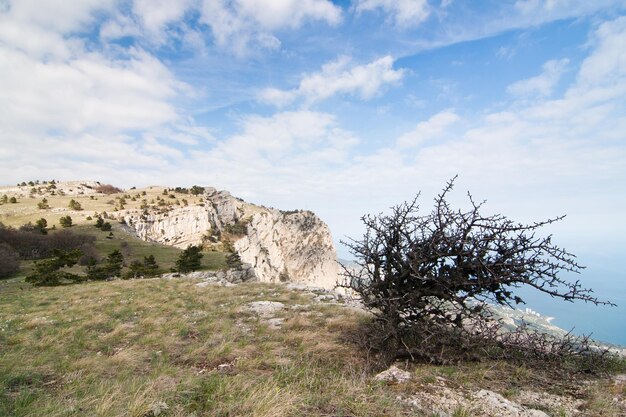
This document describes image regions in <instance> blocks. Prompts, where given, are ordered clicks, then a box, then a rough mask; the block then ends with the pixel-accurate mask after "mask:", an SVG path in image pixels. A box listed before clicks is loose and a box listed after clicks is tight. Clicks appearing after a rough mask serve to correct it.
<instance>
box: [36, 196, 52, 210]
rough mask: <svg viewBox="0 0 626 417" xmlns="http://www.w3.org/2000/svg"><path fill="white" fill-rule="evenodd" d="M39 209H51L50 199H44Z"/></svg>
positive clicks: (38, 205)
mask: <svg viewBox="0 0 626 417" xmlns="http://www.w3.org/2000/svg"><path fill="white" fill-rule="evenodd" d="M37 208H38V209H40V210H46V209H49V208H50V205H49V204H48V199H47V198H45V197H44V198H43V199H42V200H41V201H40V202H39V203H37Z"/></svg>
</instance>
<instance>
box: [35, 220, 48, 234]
mask: <svg viewBox="0 0 626 417" xmlns="http://www.w3.org/2000/svg"><path fill="white" fill-rule="evenodd" d="M35 229H36V230H39V231H40V232H41V234H42V235H45V234H48V221H47V220H46V219H44V218H43V217H42V218H41V219H39V220H37V221H36V222H35Z"/></svg>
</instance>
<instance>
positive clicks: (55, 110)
mask: <svg viewBox="0 0 626 417" xmlns="http://www.w3.org/2000/svg"><path fill="white" fill-rule="evenodd" d="M180 87H182V85H180V83H179V82H178V81H176V79H175V78H174V77H173V75H172V74H171V73H170V72H169V71H168V70H167V69H166V68H165V67H164V66H163V64H161V63H160V62H159V61H158V60H156V59H155V58H153V57H151V56H150V55H148V54H146V53H145V52H142V51H135V52H134V53H133V55H132V56H131V57H130V58H129V59H126V60H112V59H108V58H106V57H104V56H102V55H99V54H95V53H87V54H84V55H82V56H80V57H77V58H75V59H70V60H67V61H60V62H59V61H54V62H45V61H44V62H42V61H39V60H37V59H34V58H32V57H30V56H28V55H26V54H24V53H21V52H19V51H14V50H10V49H7V48H1V47H0V103H2V108H3V111H2V113H1V114H0V124H2V125H3V126H5V127H12V128H15V129H22V130H25V131H37V132H45V131H48V130H51V129H54V130H61V131H66V132H81V131H87V130H91V129H94V128H100V129H108V130H113V131H115V130H118V129H145V128H151V127H153V126H155V125H159V124H163V123H168V122H173V121H175V120H176V119H177V118H178V114H177V111H176V109H175V108H174V107H173V106H172V105H171V104H169V102H168V100H169V99H173V98H174V97H175V96H176V95H177V92H178V90H179V88H180Z"/></svg>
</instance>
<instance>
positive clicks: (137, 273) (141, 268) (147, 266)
mask: <svg viewBox="0 0 626 417" xmlns="http://www.w3.org/2000/svg"><path fill="white" fill-rule="evenodd" d="M158 270H159V265H158V264H157V263H156V260H155V259H154V255H148V256H145V257H144V258H143V262H141V261H139V260H137V259H136V260H134V261H133V262H132V263H131V264H130V266H129V271H128V273H127V274H126V278H139V277H145V278H150V277H154V276H156V275H157V273H158Z"/></svg>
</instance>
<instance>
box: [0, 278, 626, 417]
mask: <svg viewBox="0 0 626 417" xmlns="http://www.w3.org/2000/svg"><path fill="white" fill-rule="evenodd" d="M195 283H196V282H195V281H193V280H164V279H150V280H135V281H112V282H98V283H88V284H84V285H74V286H66V287H53V288H33V287H30V286H29V285H27V284H23V283H21V282H20V281H19V280H11V281H4V282H0V352H1V355H0V392H1V394H0V415H2V416H5V415H6V416H44V415H45V416H86V415H89V416H136V417H148V416H156V415H161V416H163V415H165V416H190V415H195V416H198V417H199V416H268V417H269V416H409V415H411V416H420V415H421V414H419V412H417V411H416V410H415V409H411V408H408V406H407V405H406V404H404V403H402V402H401V401H398V400H397V397H398V396H402V397H407V396H410V395H414V394H415V393H416V392H421V391H423V390H427V389H429V388H428V387H429V386H430V384H432V383H434V382H436V381H438V380H441V378H444V379H445V380H446V381H447V384H448V386H450V387H453V388H457V389H460V390H466V391H468V390H475V389H480V388H485V389H491V390H494V391H497V392H500V393H502V394H503V395H505V396H507V397H508V398H510V399H513V400H515V399H516V398H518V397H519V395H520V393H522V392H523V391H524V390H528V389H531V390H535V391H537V390H538V391H545V392H548V393H552V394H558V395H563V394H567V395H571V396H574V397H577V398H581V399H583V401H584V406H583V408H584V410H585V411H584V414H583V415H587V416H595V415H598V416H600V415H601V416H619V415H620V414H619V413H620V412H622V411H620V409H619V408H618V406H616V405H615V403H614V401H613V397H615V396H621V398H623V396H624V394H625V393H624V392H623V391H624V387H623V386H619V387H618V386H614V385H611V383H610V382H608V381H606V380H586V382H581V381H582V380H578V381H560V382H559V381H554V380H551V379H549V375H545V374H542V373H541V372H538V371H537V370H536V369H529V368H526V367H524V366H519V365H512V364H508V363H505V362H483V363H471V364H464V365H457V366H445V367H443V366H429V365H410V364H401V366H404V367H405V368H407V369H409V370H410V371H411V373H412V374H413V381H412V382H411V383H408V384H402V385H385V384H381V383H375V382H373V381H372V376H373V375H374V374H375V373H376V372H377V371H378V370H380V369H381V368H382V366H383V365H382V364H381V363H379V362H377V359H378V358H377V357H376V355H374V354H370V355H368V353H367V352H366V351H364V350H362V349H361V348H359V347H358V345H357V344H355V343H354V342H353V341H349V339H351V340H354V335H355V334H357V333H358V332H359V329H360V328H361V326H362V323H363V321H364V320H366V319H367V317H365V316H364V315H363V314H359V313H357V312H354V311H352V310H349V309H346V308H344V307H341V306H337V305H332V304H316V303H312V302H311V297H310V296H309V295H307V294H303V293H299V292H293V291H289V290H287V289H286V288H285V287H283V286H279V285H277V286H275V285H269V284H247V285H240V286H237V287H232V288H224V287H212V286H209V287H205V288H198V287H196V286H195ZM261 300H269V301H280V302H282V303H284V304H285V305H287V306H288V307H289V308H286V309H284V310H282V311H279V312H278V313H277V314H276V317H280V318H283V319H284V320H285V321H284V324H283V326H282V328H280V329H272V328H271V327H270V326H269V324H268V323H267V321H266V320H264V319H262V318H259V317H258V316H256V315H254V314H252V313H251V312H249V311H248V310H247V309H246V308H245V305H246V304H247V303H249V302H252V301H261ZM350 335H352V336H351V337H349V336H350ZM222 364H230V366H227V367H226V368H225V369H224V370H223V371H220V370H218V366H219V365H222ZM548 411H550V412H551V413H552V414H551V415H555V416H558V415H563V414H559V410H558V409H553V410H548ZM455 413H456V414H454V415H458V416H465V415H470V414H467V410H466V409H463V408H462V407H461V408H459V409H458V410H456V411H455Z"/></svg>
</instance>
